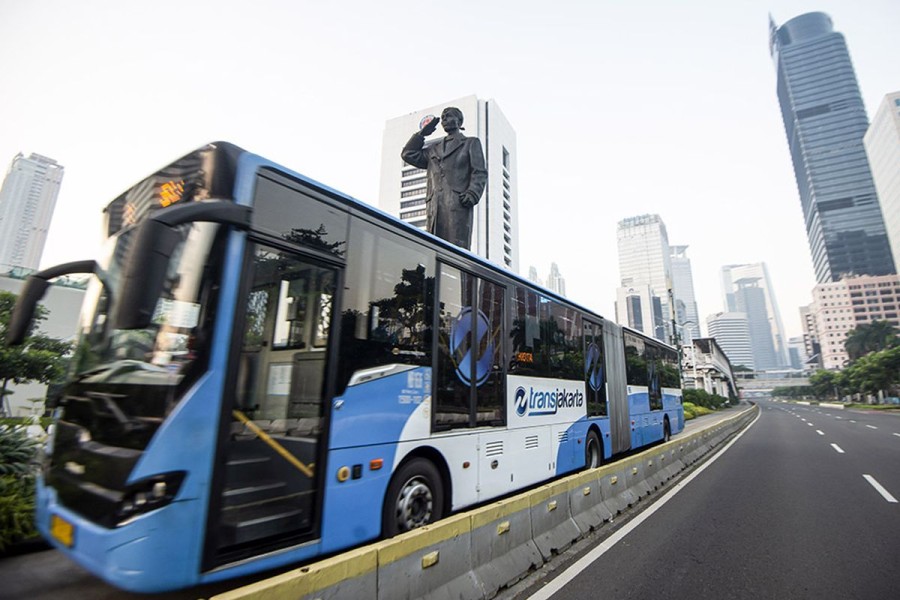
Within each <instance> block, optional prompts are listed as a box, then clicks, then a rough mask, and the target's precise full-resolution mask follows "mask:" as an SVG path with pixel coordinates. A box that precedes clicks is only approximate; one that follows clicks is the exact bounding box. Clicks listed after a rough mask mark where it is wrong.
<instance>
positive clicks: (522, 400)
mask: <svg viewBox="0 0 900 600" xmlns="http://www.w3.org/2000/svg"><path fill="white" fill-rule="evenodd" d="M515 405H516V414H517V415H519V416H520V417H524V416H525V411H526V410H528V399H527V398H526V397H525V388H523V387H520V388H517V389H516V397H515Z"/></svg>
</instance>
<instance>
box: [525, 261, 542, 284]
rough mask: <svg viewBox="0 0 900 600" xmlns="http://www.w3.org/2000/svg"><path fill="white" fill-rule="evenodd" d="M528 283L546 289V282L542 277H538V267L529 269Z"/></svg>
mask: <svg viewBox="0 0 900 600" xmlns="http://www.w3.org/2000/svg"><path fill="white" fill-rule="evenodd" d="M528 281H530V282H532V283H536V284H538V285H539V286H541V287H544V280H543V279H541V276H540V275H538V270H537V267H535V266H534V265H532V266H530V267H528Z"/></svg>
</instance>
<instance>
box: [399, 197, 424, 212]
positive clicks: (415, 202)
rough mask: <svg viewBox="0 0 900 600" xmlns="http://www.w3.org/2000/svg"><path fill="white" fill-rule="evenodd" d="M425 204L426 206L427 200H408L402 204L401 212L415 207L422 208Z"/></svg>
mask: <svg viewBox="0 0 900 600" xmlns="http://www.w3.org/2000/svg"><path fill="white" fill-rule="evenodd" d="M423 204H425V198H419V199H418V200H407V201H405V202H401V203H400V210H403V209H404V208H412V207H413V206H422V205H423Z"/></svg>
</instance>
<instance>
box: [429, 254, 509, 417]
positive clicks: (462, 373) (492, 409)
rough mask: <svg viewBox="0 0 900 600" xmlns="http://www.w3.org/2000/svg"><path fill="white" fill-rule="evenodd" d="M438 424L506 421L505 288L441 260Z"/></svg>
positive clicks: (437, 393) (435, 413) (437, 389)
mask: <svg viewBox="0 0 900 600" xmlns="http://www.w3.org/2000/svg"><path fill="white" fill-rule="evenodd" d="M438 295H439V301H440V306H439V312H438V318H439V327H440V330H439V332H440V333H439V337H438V364H437V377H436V384H437V387H436V396H437V398H436V402H435V410H434V427H435V429H450V428H457V427H471V426H480V425H502V424H503V423H504V411H503V405H504V402H503V398H504V395H503V389H504V388H503V368H502V365H501V363H500V357H501V356H502V352H501V345H502V343H501V340H502V327H503V307H504V289H503V288H502V287H501V286H499V285H496V284H494V283H491V282H489V281H484V280H482V279H479V278H478V277H475V276H474V275H471V274H469V273H465V272H463V271H460V270H459V269H455V268H453V267H449V266H446V265H441V275H440V289H439V292H438Z"/></svg>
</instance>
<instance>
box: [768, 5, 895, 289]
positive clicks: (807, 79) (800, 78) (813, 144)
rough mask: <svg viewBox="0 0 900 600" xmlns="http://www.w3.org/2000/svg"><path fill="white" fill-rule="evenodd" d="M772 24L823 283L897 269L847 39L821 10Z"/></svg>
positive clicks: (785, 113)
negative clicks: (872, 169)
mask: <svg viewBox="0 0 900 600" xmlns="http://www.w3.org/2000/svg"><path fill="white" fill-rule="evenodd" d="M769 26H770V35H769V52H770V53H771V55H772V59H773V60H774V62H775V68H776V70H777V78H778V82H777V90H778V101H779V103H780V104H781V115H782V118H783V120H784V129H785V133H786V134H787V140H788V146H789V148H790V152H791V158H792V159H793V163H794V175H795V176H796V178H797V187H798V188H799V192H800V203H801V204H802V207H803V217H804V219H805V221H806V233H807V236H808V238H809V246H810V251H811V252H812V261H813V267H814V269H815V272H816V281H817V282H818V283H825V282H828V281H837V280H840V279H841V277H842V276H843V275H845V274H855V275H864V274H865V275H886V274H890V273H894V272H895V271H894V260H893V258H892V257H891V248H890V245H889V243H888V238H887V234H886V232H885V227H884V219H883V218H882V215H881V207H880V206H879V204H878V196H877V195H876V192H875V185H874V183H873V182H872V174H871V172H870V170H869V162H868V160H867V158H866V152H865V149H864V147H863V136H864V135H865V133H866V129H867V128H868V126H869V120H868V117H867V116H866V109H865V106H864V104H863V101H862V96H861V94H860V91H859V85H858V84H857V82H856V75H855V73H854V71H853V64H852V63H851V62H850V53H849V52H848V50H847V44H846V42H845V41H844V36H843V35H841V34H840V33H837V32H836V31H834V26H833V25H832V22H831V18H830V17H829V16H828V15H826V14H824V13H819V12H815V13H807V14H804V15H800V16H799V17H795V18H793V19H791V20H790V21H788V22H787V23H785V24H784V25H782V26H781V27H777V26H776V24H775V23H774V21H772V20H771V19H770V22H769Z"/></svg>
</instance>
